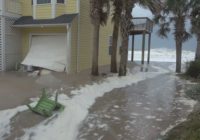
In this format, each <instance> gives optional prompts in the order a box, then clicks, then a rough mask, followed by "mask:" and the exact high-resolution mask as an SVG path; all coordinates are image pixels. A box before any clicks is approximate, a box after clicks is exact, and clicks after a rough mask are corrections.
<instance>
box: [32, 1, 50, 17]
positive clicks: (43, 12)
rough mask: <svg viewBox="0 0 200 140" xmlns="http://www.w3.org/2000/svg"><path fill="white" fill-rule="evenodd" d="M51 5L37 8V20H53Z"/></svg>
mask: <svg viewBox="0 0 200 140" xmlns="http://www.w3.org/2000/svg"><path fill="white" fill-rule="evenodd" d="M51 10H52V9H51V4H41V5H37V6H36V19H51V18H52V12H51Z"/></svg>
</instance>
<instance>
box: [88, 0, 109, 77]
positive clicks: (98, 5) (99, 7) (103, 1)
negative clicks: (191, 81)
mask: <svg viewBox="0 0 200 140" xmlns="http://www.w3.org/2000/svg"><path fill="white" fill-rule="evenodd" d="M109 9H110V5H109V0H90V17H91V22H92V24H93V27H94V31H93V32H94V33H93V37H94V38H93V56H92V72H91V74H92V75H94V76H97V75H98V74H99V71H98V57H99V31H100V26H101V25H102V26H104V25H106V22H107V19H108V16H109Z"/></svg>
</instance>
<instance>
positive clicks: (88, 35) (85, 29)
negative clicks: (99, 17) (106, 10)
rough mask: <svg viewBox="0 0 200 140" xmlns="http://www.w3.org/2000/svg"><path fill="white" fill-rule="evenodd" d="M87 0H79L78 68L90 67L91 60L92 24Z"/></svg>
mask: <svg viewBox="0 0 200 140" xmlns="http://www.w3.org/2000/svg"><path fill="white" fill-rule="evenodd" d="M89 9H90V7H89V0H84V1H82V0H81V1H80V31H79V35H80V43H79V44H80V47H79V51H78V52H79V56H78V63H79V64H78V65H79V66H78V70H79V71H82V70H85V69H88V68H90V67H91V61H92V38H93V37H92V29H91V27H92V25H91V23H90V16H89Z"/></svg>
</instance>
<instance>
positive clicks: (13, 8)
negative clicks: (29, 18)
mask: <svg viewBox="0 0 200 140" xmlns="http://www.w3.org/2000/svg"><path fill="white" fill-rule="evenodd" d="M5 4H6V6H5V10H6V12H9V13H12V14H18V15H21V13H22V10H21V2H20V0H15V1H13V0H6V1H5Z"/></svg>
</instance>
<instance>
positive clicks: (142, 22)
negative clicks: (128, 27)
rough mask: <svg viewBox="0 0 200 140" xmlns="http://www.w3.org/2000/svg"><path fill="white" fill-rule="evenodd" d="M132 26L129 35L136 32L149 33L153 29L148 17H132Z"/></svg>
mask: <svg viewBox="0 0 200 140" xmlns="http://www.w3.org/2000/svg"><path fill="white" fill-rule="evenodd" d="M132 22H133V24H134V28H133V29H132V31H131V33H130V34H131V35H136V34H143V33H145V34H150V33H152V31H153V21H152V20H150V19H149V18H148V17H135V18H133V19H132Z"/></svg>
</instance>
